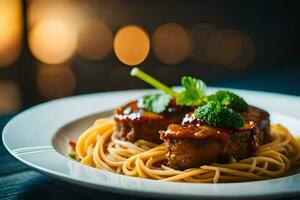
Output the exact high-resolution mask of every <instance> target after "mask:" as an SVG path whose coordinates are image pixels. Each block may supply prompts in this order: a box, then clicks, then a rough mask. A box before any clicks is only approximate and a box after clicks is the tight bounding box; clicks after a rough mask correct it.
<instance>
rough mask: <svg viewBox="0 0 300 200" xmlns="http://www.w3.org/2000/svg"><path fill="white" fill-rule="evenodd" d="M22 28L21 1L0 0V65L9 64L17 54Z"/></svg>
mask: <svg viewBox="0 0 300 200" xmlns="http://www.w3.org/2000/svg"><path fill="white" fill-rule="evenodd" d="M22 30H23V24H22V4H21V1H20V0H9V1H7V0H0V67H7V66H9V65H10V64H12V63H13V62H14V61H15V60H16V59H17V57H18V56H19V54H20V51H21V42H22Z"/></svg>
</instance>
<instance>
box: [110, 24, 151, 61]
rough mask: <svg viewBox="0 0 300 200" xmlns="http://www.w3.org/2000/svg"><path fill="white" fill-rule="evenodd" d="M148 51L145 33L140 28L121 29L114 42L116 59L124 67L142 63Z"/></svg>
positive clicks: (127, 27)
mask: <svg viewBox="0 0 300 200" xmlns="http://www.w3.org/2000/svg"><path fill="white" fill-rule="evenodd" d="M149 50H150V40H149V37H148V35H147V33H146V32H145V31H144V30H143V29H142V28H140V27H138V26H134V25H129V26H125V27H123V28H121V29H120V30H119V31H118V32H117V34H116V36H115V40H114V51H115V54H116V56H117V57H118V59H119V60H120V61H121V62H123V63H125V64H126V65H131V66H133V65H138V64H140V63H141V62H143V61H144V60H145V59H146V58H147V56H148V54H149Z"/></svg>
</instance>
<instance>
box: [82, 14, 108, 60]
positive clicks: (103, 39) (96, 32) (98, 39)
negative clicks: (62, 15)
mask: <svg viewBox="0 0 300 200" xmlns="http://www.w3.org/2000/svg"><path fill="white" fill-rule="evenodd" d="M77 43H78V44H77V45H78V47H77V51H78V54H79V55H80V56H82V57H83V58H87V59H90V60H100V59H102V58H104V57H106V56H107V55H108V54H109V53H110V52H111V49H112V43H113V34H112V32H111V30H110V29H109V28H108V26H107V25H106V24H105V23H103V22H102V21H100V20H91V21H88V22H86V23H85V24H84V25H83V26H82V27H81V29H80V31H79V34H78V40H77Z"/></svg>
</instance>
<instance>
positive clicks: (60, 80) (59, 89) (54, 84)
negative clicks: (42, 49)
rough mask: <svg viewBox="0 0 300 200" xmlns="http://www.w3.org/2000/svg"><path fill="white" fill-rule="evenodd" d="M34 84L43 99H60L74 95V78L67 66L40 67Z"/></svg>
mask: <svg viewBox="0 0 300 200" xmlns="http://www.w3.org/2000/svg"><path fill="white" fill-rule="evenodd" d="M36 84H37V88H38V91H39V93H40V94H41V95H42V96H43V97H44V98H45V99H55V98H61V97H66V96H70V95H72V94H73V93H74V90H75V85H76V77H75V75H74V73H73V71H72V70H71V68H70V67H69V66H67V65H41V66H40V67H39V68H38V72H37V79H36Z"/></svg>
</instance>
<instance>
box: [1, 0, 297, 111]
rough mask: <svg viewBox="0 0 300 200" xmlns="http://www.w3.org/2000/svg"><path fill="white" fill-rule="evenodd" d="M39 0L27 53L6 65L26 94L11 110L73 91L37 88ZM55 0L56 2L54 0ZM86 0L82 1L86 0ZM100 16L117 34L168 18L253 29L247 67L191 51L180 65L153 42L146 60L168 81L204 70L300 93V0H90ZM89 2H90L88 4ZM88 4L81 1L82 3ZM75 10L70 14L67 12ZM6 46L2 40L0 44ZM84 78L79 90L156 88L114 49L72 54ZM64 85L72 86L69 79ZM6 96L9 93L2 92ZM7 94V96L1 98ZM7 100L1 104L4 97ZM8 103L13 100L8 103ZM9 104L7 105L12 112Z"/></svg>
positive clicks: (5, 72)
mask: <svg viewBox="0 0 300 200" xmlns="http://www.w3.org/2000/svg"><path fill="white" fill-rule="evenodd" d="M35 1H38V0H33V1H22V2H21V3H22V7H23V13H22V16H23V17H22V18H23V21H22V26H23V28H24V30H23V39H22V44H21V45H22V47H21V53H20V55H19V57H18V58H17V59H16V60H15V61H14V62H13V63H11V64H10V65H9V66H5V67H2V68H0V80H12V81H14V83H16V84H17V85H18V87H19V88H20V90H19V91H20V93H21V106H16V107H15V108H14V109H11V110H10V111H11V112H14V111H17V110H19V109H23V108H26V107H29V106H32V105H34V104H37V103H40V102H43V101H46V100H49V99H53V98H60V97H63V96H68V95H69V94H63V93H62V94H59V95H57V96H55V95H54V97H50V98H49V97H45V95H42V94H41V92H40V91H39V89H38V87H37V81H36V80H37V69H38V67H39V66H40V65H42V63H43V62H42V61H39V60H37V59H36V58H35V57H34V56H33V55H32V54H31V50H30V49H29V46H28V43H27V38H28V32H29V31H30V28H31V27H30V26H31V25H30V24H29V22H28V8H29V6H30V4H31V3H32V2H35ZM45 2H46V3H47V2H48V4H49V7H51V6H52V1H51V2H50V1H45ZM82 2H83V1H80V0H74V1H72V3H73V4H78V5H81V4H82ZM86 2H88V3H87V5H88V6H86V7H88V9H89V11H88V12H89V13H90V14H91V15H92V16H96V17H97V18H99V19H101V20H103V21H104V22H105V23H106V24H107V26H108V27H109V28H110V29H111V31H112V33H113V34H114V35H115V33H116V32H117V31H118V29H119V28H120V27H123V26H125V25H128V24H136V25H138V26H140V27H142V28H143V29H144V30H145V31H146V32H147V33H148V35H149V36H150V37H151V35H152V34H153V32H154V30H155V29H156V28H157V27H158V26H159V25H161V24H164V23H168V22H173V23H177V24H180V25H182V26H184V27H186V28H187V29H189V28H191V27H193V25H195V24H197V23H208V24H212V25H214V26H217V27H218V28H219V29H235V30H237V31H241V32H243V33H245V34H247V35H248V37H249V38H250V39H251V41H252V42H253V44H254V45H255V56H254V59H253V60H252V61H251V62H250V63H249V64H247V66H242V67H237V68H232V67H230V66H222V65H220V64H215V63H207V62H201V61H200V62H198V61H195V60H194V59H191V58H186V59H185V60H184V61H182V62H180V63H177V64H165V63H163V62H161V61H160V60H159V59H158V58H157V57H156V56H155V55H154V53H153V51H152V49H151V50H150V53H149V55H148V57H147V58H146V59H145V61H144V62H143V63H141V64H140V65H138V67H140V68H142V69H143V70H145V71H146V72H149V73H150V74H152V75H153V76H155V77H156V78H158V79H159V80H161V81H163V82H164V83H166V84H168V85H179V83H180V77H181V76H182V75H193V76H197V77H199V78H201V79H203V80H205V81H206V82H207V84H208V85H209V86H224V87H233V88H243V89H255V90H263V91H272V92H280V93H286V94H293V95H300V83H299V77H300V66H299V64H300V59H299V55H300V38H299V37H300V31H299V30H300V27H299V25H300V23H299V21H300V20H299V19H300V17H299V16H300V15H299V11H300V3H299V1H212V0H210V1H196V0H195V1H192V0H176V1H174V0H173V1H171V0H168V1H156V0H154V1H144V0H122V1H121V0H111V1H86ZM86 2H85V3H86ZM79 7H80V6H79ZM66 14H68V13H66ZM0 45H1V43H0ZM64 64H67V65H68V66H70V68H71V70H72V72H73V73H74V76H75V78H76V85H75V88H74V90H72V95H78V94H84V93H93V92H102V91H111V90H126V89H137V88H149V86H148V85H147V84H145V83H143V82H142V81H140V80H138V79H136V78H132V77H130V76H129V71H130V69H131V67H130V66H127V65H125V64H123V63H122V62H120V61H119V60H118V59H117V57H116V56H115V53H114V51H113V50H112V51H111V52H110V53H109V55H108V56H106V57H105V58H103V59H101V60H93V61H92V60H88V59H85V58H81V57H80V56H78V55H77V54H76V53H75V54H74V56H73V57H72V58H71V59H69V60H67V61H65V63H64ZM61 87H64V85H63V84H62V86H61ZM2 98H5V94H4V95H3V96H2ZM0 101H1V100H0ZM0 104H1V103H0ZM4 106H5V105H4ZM7 112H9V111H5V112H4V111H3V112H2V114H7Z"/></svg>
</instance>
